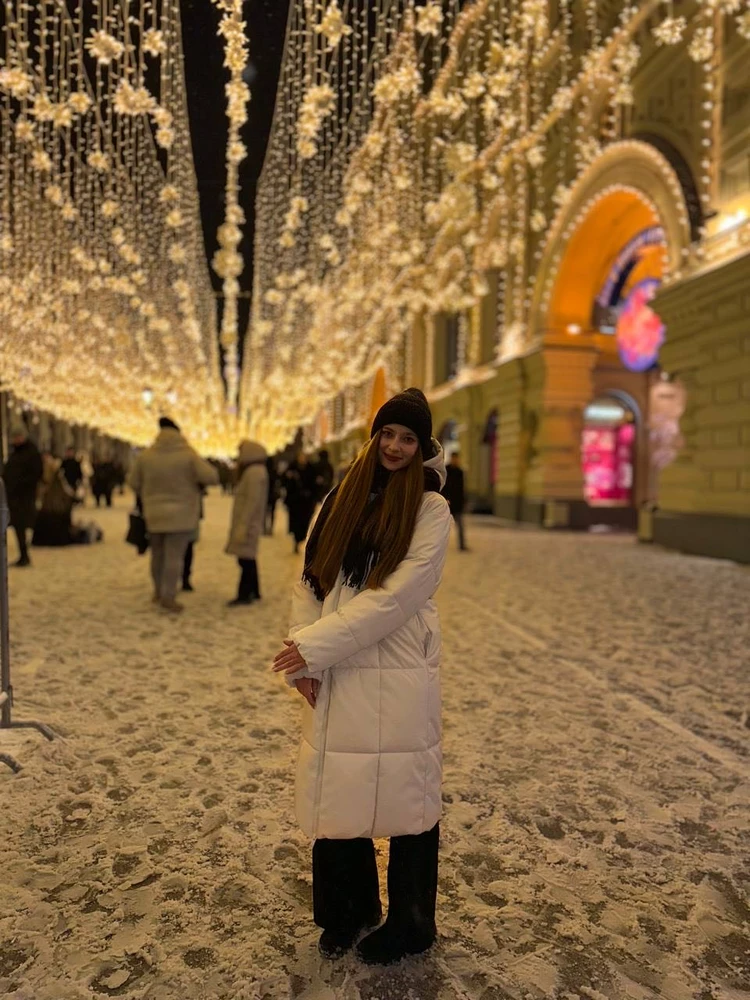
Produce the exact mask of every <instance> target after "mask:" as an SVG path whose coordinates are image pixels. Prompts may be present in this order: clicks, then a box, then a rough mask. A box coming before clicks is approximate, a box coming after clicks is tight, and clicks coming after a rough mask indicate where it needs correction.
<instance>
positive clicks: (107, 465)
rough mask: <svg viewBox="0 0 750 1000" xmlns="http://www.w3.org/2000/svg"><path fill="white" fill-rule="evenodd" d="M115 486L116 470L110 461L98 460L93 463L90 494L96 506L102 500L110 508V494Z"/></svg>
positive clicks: (106, 459)
mask: <svg viewBox="0 0 750 1000" xmlns="http://www.w3.org/2000/svg"><path fill="white" fill-rule="evenodd" d="M116 485H117V470H116V469H115V465H114V462H112V461H110V459H108V458H105V459H100V460H99V461H96V462H94V472H93V475H92V477H91V492H92V493H93V494H94V500H95V501H96V506H97V507H98V506H99V502H100V500H104V502H105V503H106V505H107V506H108V507H111V506H112V494H113V493H114V491H115V486H116Z"/></svg>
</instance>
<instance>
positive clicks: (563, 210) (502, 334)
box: [309, 4, 750, 562]
mask: <svg viewBox="0 0 750 1000" xmlns="http://www.w3.org/2000/svg"><path fill="white" fill-rule="evenodd" d="M553 6H554V5H553ZM601 6H602V5H600V7H601ZM714 6H715V8H716V9H715V14H714V16H713V23H712V29H713V32H714V35H713V39H714V45H713V48H712V51H711V56H710V59H709V60H708V61H707V62H706V61H704V62H703V63H701V62H700V61H699V60H696V54H697V53H696V45H697V43H696V40H695V36H693V37H692V39H691V38H690V37H688V36H686V37H685V38H684V39H682V40H681V41H679V42H677V43H675V44H670V45H664V44H660V43H659V41H658V39H656V38H655V36H654V33H653V30H652V29H653V24H652V20H651V19H650V17H649V10H650V9H651V10H655V7H656V5H649V4H644V5H641V7H642V13H643V17H642V18H640V20H639V21H635V22H633V23H634V24H635V28H634V31H633V41H634V42H635V43H636V44H637V45H638V46H640V49H641V51H642V54H643V57H642V58H641V60H640V61H639V63H638V66H637V68H636V69H635V70H634V72H633V75H632V80H631V81H630V86H631V87H632V98H631V100H632V103H625V104H622V105H619V106H618V107H617V108H616V109H615V110H613V108H612V105H611V103H610V102H609V101H608V100H607V98H606V97H605V96H602V98H601V101H599V102H597V98H596V94H595V93H590V94H589V98H588V100H589V102H590V104H589V108H588V114H589V121H590V123H591V128H590V130H588V131H586V130H583V131H582V126H581V124H580V122H581V118H580V109H579V110H578V111H577V113H576V114H575V115H573V114H572V113H571V114H568V115H567V116H566V114H565V113H563V114H561V115H559V116H558V117H557V118H556V119H555V120H554V121H551V123H550V126H549V128H548V130H547V134H546V141H547V155H546V157H545V158H544V160H543V162H541V163H539V165H538V168H537V169H536V171H535V172H534V174H533V176H532V177H531V179H530V180H524V182H523V184H521V185H520V186H519V190H518V197H519V199H526V200H527V201H528V202H529V204H528V205H527V207H526V208H525V218H526V246H525V253H524V259H523V261H521V262H520V263H519V262H516V263H515V265H514V266H513V267H510V266H509V265H507V264H501V266H497V267H488V269H487V270H486V272H485V273H484V276H483V279H484V280H483V288H482V293H483V294H482V295H481V296H480V297H479V299H478V301H477V303H476V304H475V305H472V306H471V307H469V308H466V309H461V310H459V311H457V312H440V313H433V312H431V311H430V309H429V307H426V308H424V309H423V310H421V311H420V312H419V313H418V314H417V315H415V316H414V317H413V318H412V320H411V323H410V330H409V332H408V334H407V336H406V337H405V338H404V340H403V343H402V345H401V347H400V349H399V350H398V351H396V352H394V353H391V354H390V355H389V356H387V358H386V360H385V361H384V364H383V366H382V368H380V369H379V370H378V372H377V374H376V376H375V378H374V379H369V378H368V380H367V381H365V382H363V383H362V384H361V385H360V386H359V387H357V388H355V389H351V390H349V391H348V392H346V393H343V394H341V395H339V396H338V397H337V398H336V399H335V400H333V401H332V402H331V403H330V404H329V405H328V406H327V407H325V408H324V410H323V411H322V412H321V415H320V417H319V418H318V421H317V422H316V424H315V425H314V426H313V427H311V428H310V430H309V439H310V441H311V442H313V443H318V444H320V443H321V442H322V441H323V440H325V441H326V442H327V443H328V444H329V447H332V448H333V450H334V452H335V453H336V455H337V457H339V458H343V457H347V456H348V455H350V454H351V453H352V451H353V449H355V448H356V446H357V444H358V443H359V442H361V441H362V440H363V439H364V435H365V433H366V429H367V426H368V420H369V418H370V416H371V414H372V411H373V410H374V409H375V408H376V407H377V405H378V404H379V402H380V401H381V400H382V399H383V398H385V396H386V395H387V394H388V393H389V392H390V391H391V390H393V389H397V388H399V387H401V386H403V385H404V384H414V385H420V386H422V387H423V388H424V389H425V391H426V392H427V395H428V398H429V400H430V403H431V407H432V410H433V417H434V424H435V428H436V433H437V435H438V436H439V437H440V438H441V440H442V442H443V445H444V446H445V448H446V450H448V451H451V450H455V449H460V452H461V455H462V458H463V462H464V465H465V467H466V470H467V480H468V485H469V489H470V494H471V496H472V499H473V505H474V509H475V510H478V511H484V512H492V513H494V514H495V515H498V516H500V517H502V518H507V519H511V520H516V521H526V522H533V523H536V524H539V525H543V526H546V527H570V528H587V527H590V526H592V525H597V524H609V525H617V526H626V527H631V528H633V529H636V528H637V529H638V530H639V532H640V535H641V537H642V538H643V539H644V540H646V539H648V540H651V539H652V540H653V541H655V542H657V543H661V544H664V545H667V546H670V547H674V548H677V549H680V550H682V551H685V552H691V553H695V554H702V555H710V556H718V557H726V558H732V559H736V560H739V561H743V562H750V328H749V327H748V325H747V316H748V311H749V310H750V221H749V220H748V215H749V214H750V153H748V150H749V149H750V63H749V62H748V59H747V44H746V42H745V40H744V39H743V38H742V37H741V34H740V32H738V30H737V27H736V24H735V22H734V21H733V20H732V19H731V18H729V17H726V16H725V15H724V14H723V13H722V11H721V10H720V5H718V4H717V5H714ZM558 15H559V10H558ZM699 40H700V39H699ZM698 54H700V53H698ZM584 142H587V143H589V145H591V144H592V143H593V145H592V146H591V149H590V150H589V151H588V152H587V155H586V157H585V158H584V160H582V159H581V158H580V156H579V147H580V145H581V144H582V143H584ZM561 176H562V178H563V181H564V184H565V187H566V191H565V197H564V198H562V199H559V204H558V205H557V209H556V211H555V214H554V216H553V217H552V218H550V219H549V220H548V221H546V222H545V224H544V226H539V225H535V224H534V211H533V201H534V199H535V198H537V197H542V198H543V200H546V202H547V203H549V202H550V201H554V195H553V192H554V189H555V188H556V187H557V186H559V184H560V180H561ZM506 221H507V217H504V216H503V215H502V213H498V214H497V215H496V217H493V215H492V210H491V208H490V209H487V210H486V211H485V218H484V219H483V226H484V227H485V230H486V231H487V232H488V233H489V234H490V236H492V235H493V234H497V233H499V232H500V231H501V230H502V226H503V225H504V224H505V222H506Z"/></svg>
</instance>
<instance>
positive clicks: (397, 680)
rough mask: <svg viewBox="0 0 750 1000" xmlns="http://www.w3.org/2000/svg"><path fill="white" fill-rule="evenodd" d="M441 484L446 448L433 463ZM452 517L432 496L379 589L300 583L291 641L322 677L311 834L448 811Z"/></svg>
mask: <svg viewBox="0 0 750 1000" xmlns="http://www.w3.org/2000/svg"><path fill="white" fill-rule="evenodd" d="M425 464H426V466H427V467H429V468H433V469H435V470H436V471H437V472H438V475H439V476H440V480H441V486H442V485H443V484H444V482H445V463H444V461H443V455H442V450H440V451H439V454H438V455H437V456H436V457H435V458H433V459H431V460H430V461H429V462H427V463H425ZM450 527H451V517H450V512H449V509H448V504H447V503H446V501H445V499H444V498H443V497H442V496H440V495H439V494H438V493H425V495H424V498H423V500H422V506H421V509H420V511H419V514H418V517H417V523H416V527H415V530H414V536H413V538H412V542H411V546H410V547H409V551H408V553H407V555H406V556H405V558H404V559H403V561H402V562H401V563H400V565H399V566H398V568H397V569H396V570H395V572H394V573H392V574H391V576H389V577H388V579H387V580H386V581H385V583H384V585H383V586H382V587H381V588H379V589H378V590H361V591H357V590H354V589H352V588H350V587H347V586H345V585H343V582H342V578H341V576H340V577H339V580H338V582H337V583H336V586H335V587H334V589H333V590H332V591H331V593H330V594H329V595H328V596H327V597H326V599H325V602H323V603H321V602H320V601H318V600H317V599H316V597H315V594H314V593H313V591H312V590H311V589H310V587H309V586H308V585H307V584H305V583H302V582H300V583H299V584H298V585H297V587H296V588H295V592H294V599H293V605H292V624H291V628H290V632H289V637H290V638H291V639H293V640H294V642H295V643H296V644H297V647H298V649H299V651H300V653H301V654H302V656H303V657H304V659H305V661H306V662H307V670H306V671H305V672H304V673H303V674H296V675H294V676H295V677H300V676H308V677H316V678H318V679H319V680H320V681H321V687H320V691H319V693H318V701H317V705H316V707H315V709H311V708H310V707H309V706H308V705H307V703H305V706H304V710H303V711H304V718H303V727H302V745H301V748H300V756H299V763H298V768H297V785H296V812H297V819H298V821H299V823H300V826H301V827H302V829H303V831H304V832H305V833H306V834H307V835H308V836H310V837H314V838H317V837H327V838H335V839H347V838H354V837H393V836H399V835H402V834H418V833H424V832H425V831H426V830H430V829H432V827H433V826H434V825H435V824H436V823H437V822H438V820H439V818H440V809H441V779H442V754H441V746H440V734H441V723H440V678H439V664H440V623H439V619H438V614H437V609H436V607H435V604H434V602H433V599H432V598H433V595H434V593H435V591H436V590H437V588H438V586H439V584H440V578H441V575H442V571H443V565H444V563H445V556H446V550H447V545H448V538H449V534H450Z"/></svg>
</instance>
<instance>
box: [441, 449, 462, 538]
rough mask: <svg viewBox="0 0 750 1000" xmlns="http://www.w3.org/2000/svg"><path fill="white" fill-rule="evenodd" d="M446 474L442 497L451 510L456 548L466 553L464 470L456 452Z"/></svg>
mask: <svg viewBox="0 0 750 1000" xmlns="http://www.w3.org/2000/svg"><path fill="white" fill-rule="evenodd" d="M446 472H447V474H448V479H447V481H446V484H445V486H444V487H443V496H444V497H445V499H446V500H447V501H448V506H449V507H450V509H451V516H452V517H453V520H454V521H455V523H456V530H457V532H458V547H459V549H460V550H461V551H462V552H467V551H468V549H467V548H466V537H465V535H464V508H465V507H466V488H465V484H464V470H463V469H462V468H461V457H460V455H459V454H458V452H457V451H454V452H453V454H452V455H451V460H450V464H449V465H448V467H447V469H446Z"/></svg>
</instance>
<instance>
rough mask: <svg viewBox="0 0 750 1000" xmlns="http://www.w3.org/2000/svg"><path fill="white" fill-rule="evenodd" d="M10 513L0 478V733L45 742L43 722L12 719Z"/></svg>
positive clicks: (6, 759)
mask: <svg viewBox="0 0 750 1000" xmlns="http://www.w3.org/2000/svg"><path fill="white" fill-rule="evenodd" d="M9 524H10V512H9V510H8V498H7V495H6V492H5V483H4V482H3V481H2V479H0V730H3V729H37V730H38V731H39V732H40V733H41V734H42V735H43V736H46V737H47V739H48V740H53V739H54V738H55V734H54V732H53V731H52V730H51V729H50V728H49V726H45V724H44V723H43V722H15V721H14V720H12V719H11V709H12V708H13V686H12V684H11V683H10V629H9V622H10V604H9V601H8V526H9ZM0 763H3V764H7V765H8V767H9V768H10V769H11V770H12V771H15V772H16V773H17V772H18V771H20V770H21V765H20V764H19V763H18V761H17V760H16V759H15V757H11V756H10V754H7V753H0Z"/></svg>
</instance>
